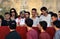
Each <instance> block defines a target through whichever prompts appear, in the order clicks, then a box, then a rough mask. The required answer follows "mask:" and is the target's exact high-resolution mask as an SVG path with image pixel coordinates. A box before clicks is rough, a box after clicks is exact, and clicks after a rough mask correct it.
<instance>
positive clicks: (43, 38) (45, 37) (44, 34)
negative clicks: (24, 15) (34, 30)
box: [38, 21, 51, 39]
mask: <svg viewBox="0 0 60 39" xmlns="http://www.w3.org/2000/svg"><path fill="white" fill-rule="evenodd" d="M38 28H39V30H40V32H41V33H40V35H39V39H51V38H50V35H49V34H48V33H47V32H46V31H45V30H46V28H47V23H46V22H45V21H41V22H39V24H38Z"/></svg>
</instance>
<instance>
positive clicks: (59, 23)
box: [53, 20, 60, 30]
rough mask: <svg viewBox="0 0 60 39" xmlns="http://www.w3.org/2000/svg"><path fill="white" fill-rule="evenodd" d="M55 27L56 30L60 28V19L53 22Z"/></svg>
mask: <svg viewBox="0 0 60 39" xmlns="http://www.w3.org/2000/svg"><path fill="white" fill-rule="evenodd" d="M53 27H54V28H55V29H56V30H58V29H60V21H59V20H56V21H54V22H53Z"/></svg>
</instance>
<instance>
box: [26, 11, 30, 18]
mask: <svg viewBox="0 0 60 39" xmlns="http://www.w3.org/2000/svg"><path fill="white" fill-rule="evenodd" d="M25 18H26V19H27V18H30V12H29V11H26V12H25Z"/></svg>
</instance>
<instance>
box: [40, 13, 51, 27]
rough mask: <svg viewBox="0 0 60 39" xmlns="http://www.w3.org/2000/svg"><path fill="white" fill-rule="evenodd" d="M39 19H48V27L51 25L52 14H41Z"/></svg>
mask: <svg viewBox="0 0 60 39" xmlns="http://www.w3.org/2000/svg"><path fill="white" fill-rule="evenodd" d="M39 21H46V22H47V24H48V25H47V27H50V26H51V15H50V14H48V15H47V16H44V15H41V16H40V20H39Z"/></svg>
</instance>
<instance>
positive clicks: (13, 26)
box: [9, 21, 16, 29]
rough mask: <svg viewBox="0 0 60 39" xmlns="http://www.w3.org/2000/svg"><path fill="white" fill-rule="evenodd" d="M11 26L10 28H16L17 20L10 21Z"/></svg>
mask: <svg viewBox="0 0 60 39" xmlns="http://www.w3.org/2000/svg"><path fill="white" fill-rule="evenodd" d="M9 28H10V29H16V22H15V21H10V22H9Z"/></svg>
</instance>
